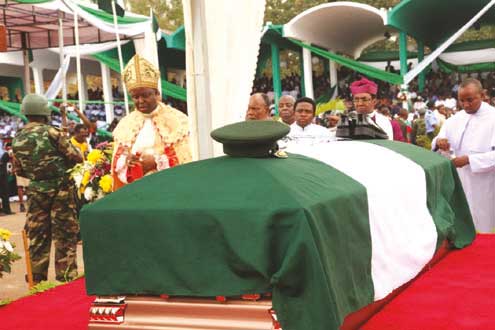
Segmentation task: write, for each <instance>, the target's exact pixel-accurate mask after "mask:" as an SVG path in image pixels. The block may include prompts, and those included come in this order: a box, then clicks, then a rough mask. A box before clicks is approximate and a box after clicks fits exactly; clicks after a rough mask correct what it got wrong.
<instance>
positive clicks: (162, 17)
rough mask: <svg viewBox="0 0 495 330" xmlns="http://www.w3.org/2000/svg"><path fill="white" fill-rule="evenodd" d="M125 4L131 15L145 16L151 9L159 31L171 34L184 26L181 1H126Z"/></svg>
mask: <svg viewBox="0 0 495 330" xmlns="http://www.w3.org/2000/svg"><path fill="white" fill-rule="evenodd" d="M125 3H126V8H127V9H129V10H131V11H132V12H133V13H136V14H141V15H146V16H149V14H150V8H152V9H153V13H154V14H155V16H156V18H157V19H158V25H159V26H160V28H161V29H164V30H168V31H170V32H173V31H175V30H176V29H177V28H179V27H180V26H181V25H183V24H184V14H183V11H182V1H181V0H167V1H164V0H147V1H142V0H126V1H125Z"/></svg>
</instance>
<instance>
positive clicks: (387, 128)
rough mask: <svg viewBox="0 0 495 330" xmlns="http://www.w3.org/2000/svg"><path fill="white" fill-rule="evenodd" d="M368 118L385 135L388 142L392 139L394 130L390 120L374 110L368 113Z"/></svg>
mask: <svg viewBox="0 0 495 330" xmlns="http://www.w3.org/2000/svg"><path fill="white" fill-rule="evenodd" d="M368 118H369V120H370V121H372V122H374V123H375V124H376V125H377V126H378V127H380V128H381V129H382V130H383V131H384V132H385V133H387V135H388V139H389V140H393V139H394V129H393V128H392V123H391V122H390V119H388V118H387V117H385V116H384V115H382V114H381V113H379V112H377V111H376V110H375V111H373V112H372V113H370V114H369V115H368ZM373 118H375V120H373Z"/></svg>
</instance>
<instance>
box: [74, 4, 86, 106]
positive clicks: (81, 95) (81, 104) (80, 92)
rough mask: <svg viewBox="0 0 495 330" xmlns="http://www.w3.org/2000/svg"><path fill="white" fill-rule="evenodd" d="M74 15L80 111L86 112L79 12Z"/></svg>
mask: <svg viewBox="0 0 495 330" xmlns="http://www.w3.org/2000/svg"><path fill="white" fill-rule="evenodd" d="M73 15H74V37H75V38H76V68H77V94H78V97H77V99H78V101H79V110H81V111H84V109H83V93H84V91H83V82H82V73H81V52H80V49H79V19H78V16H77V12H76V11H74V12H73Z"/></svg>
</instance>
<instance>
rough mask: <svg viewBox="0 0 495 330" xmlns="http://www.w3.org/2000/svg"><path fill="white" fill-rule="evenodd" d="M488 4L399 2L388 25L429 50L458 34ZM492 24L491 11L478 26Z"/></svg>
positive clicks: (483, 0) (472, 0)
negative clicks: (418, 41)
mask: <svg viewBox="0 0 495 330" xmlns="http://www.w3.org/2000/svg"><path fill="white" fill-rule="evenodd" d="M489 2H490V0H469V1H465V0H435V1H430V0H414V1H413V0H402V1H401V2H400V3H399V4H398V5H397V6H395V7H394V8H392V9H391V10H390V11H389V14H388V25H389V26H391V27H394V28H396V29H398V30H401V31H404V32H407V34H408V35H410V36H411V37H413V38H415V39H416V40H420V41H422V42H424V44H425V45H427V46H429V47H430V48H436V47H438V46H439V45H440V44H441V43H442V42H444V41H446V40H447V39H448V38H449V37H450V36H452V35H453V34H454V33H455V32H457V31H458V30H459V29H460V28H461V27H462V26H463V25H464V24H465V23H466V22H468V21H469V20H470V19H471V18H472V17H473V16H474V15H476V13H478V12H479V11H480V10H482V9H483V7H484V6H485V5H487V4H488V3H489ZM494 22H495V9H494V8H492V9H490V10H489V11H488V12H487V13H486V14H485V15H484V16H483V17H482V18H481V19H480V20H479V24H480V25H486V24H490V25H492V24H493V23H494Z"/></svg>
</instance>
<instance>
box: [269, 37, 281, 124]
mask: <svg viewBox="0 0 495 330" xmlns="http://www.w3.org/2000/svg"><path fill="white" fill-rule="evenodd" d="M270 47H271V49H272V80H273V93H274V97H273V98H274V100H273V102H274V103H275V114H276V115H277V116H278V100H279V99H280V96H282V81H281V80H280V78H281V77H280V50H279V48H278V46H277V45H276V44H274V43H272V44H271V45H270Z"/></svg>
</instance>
